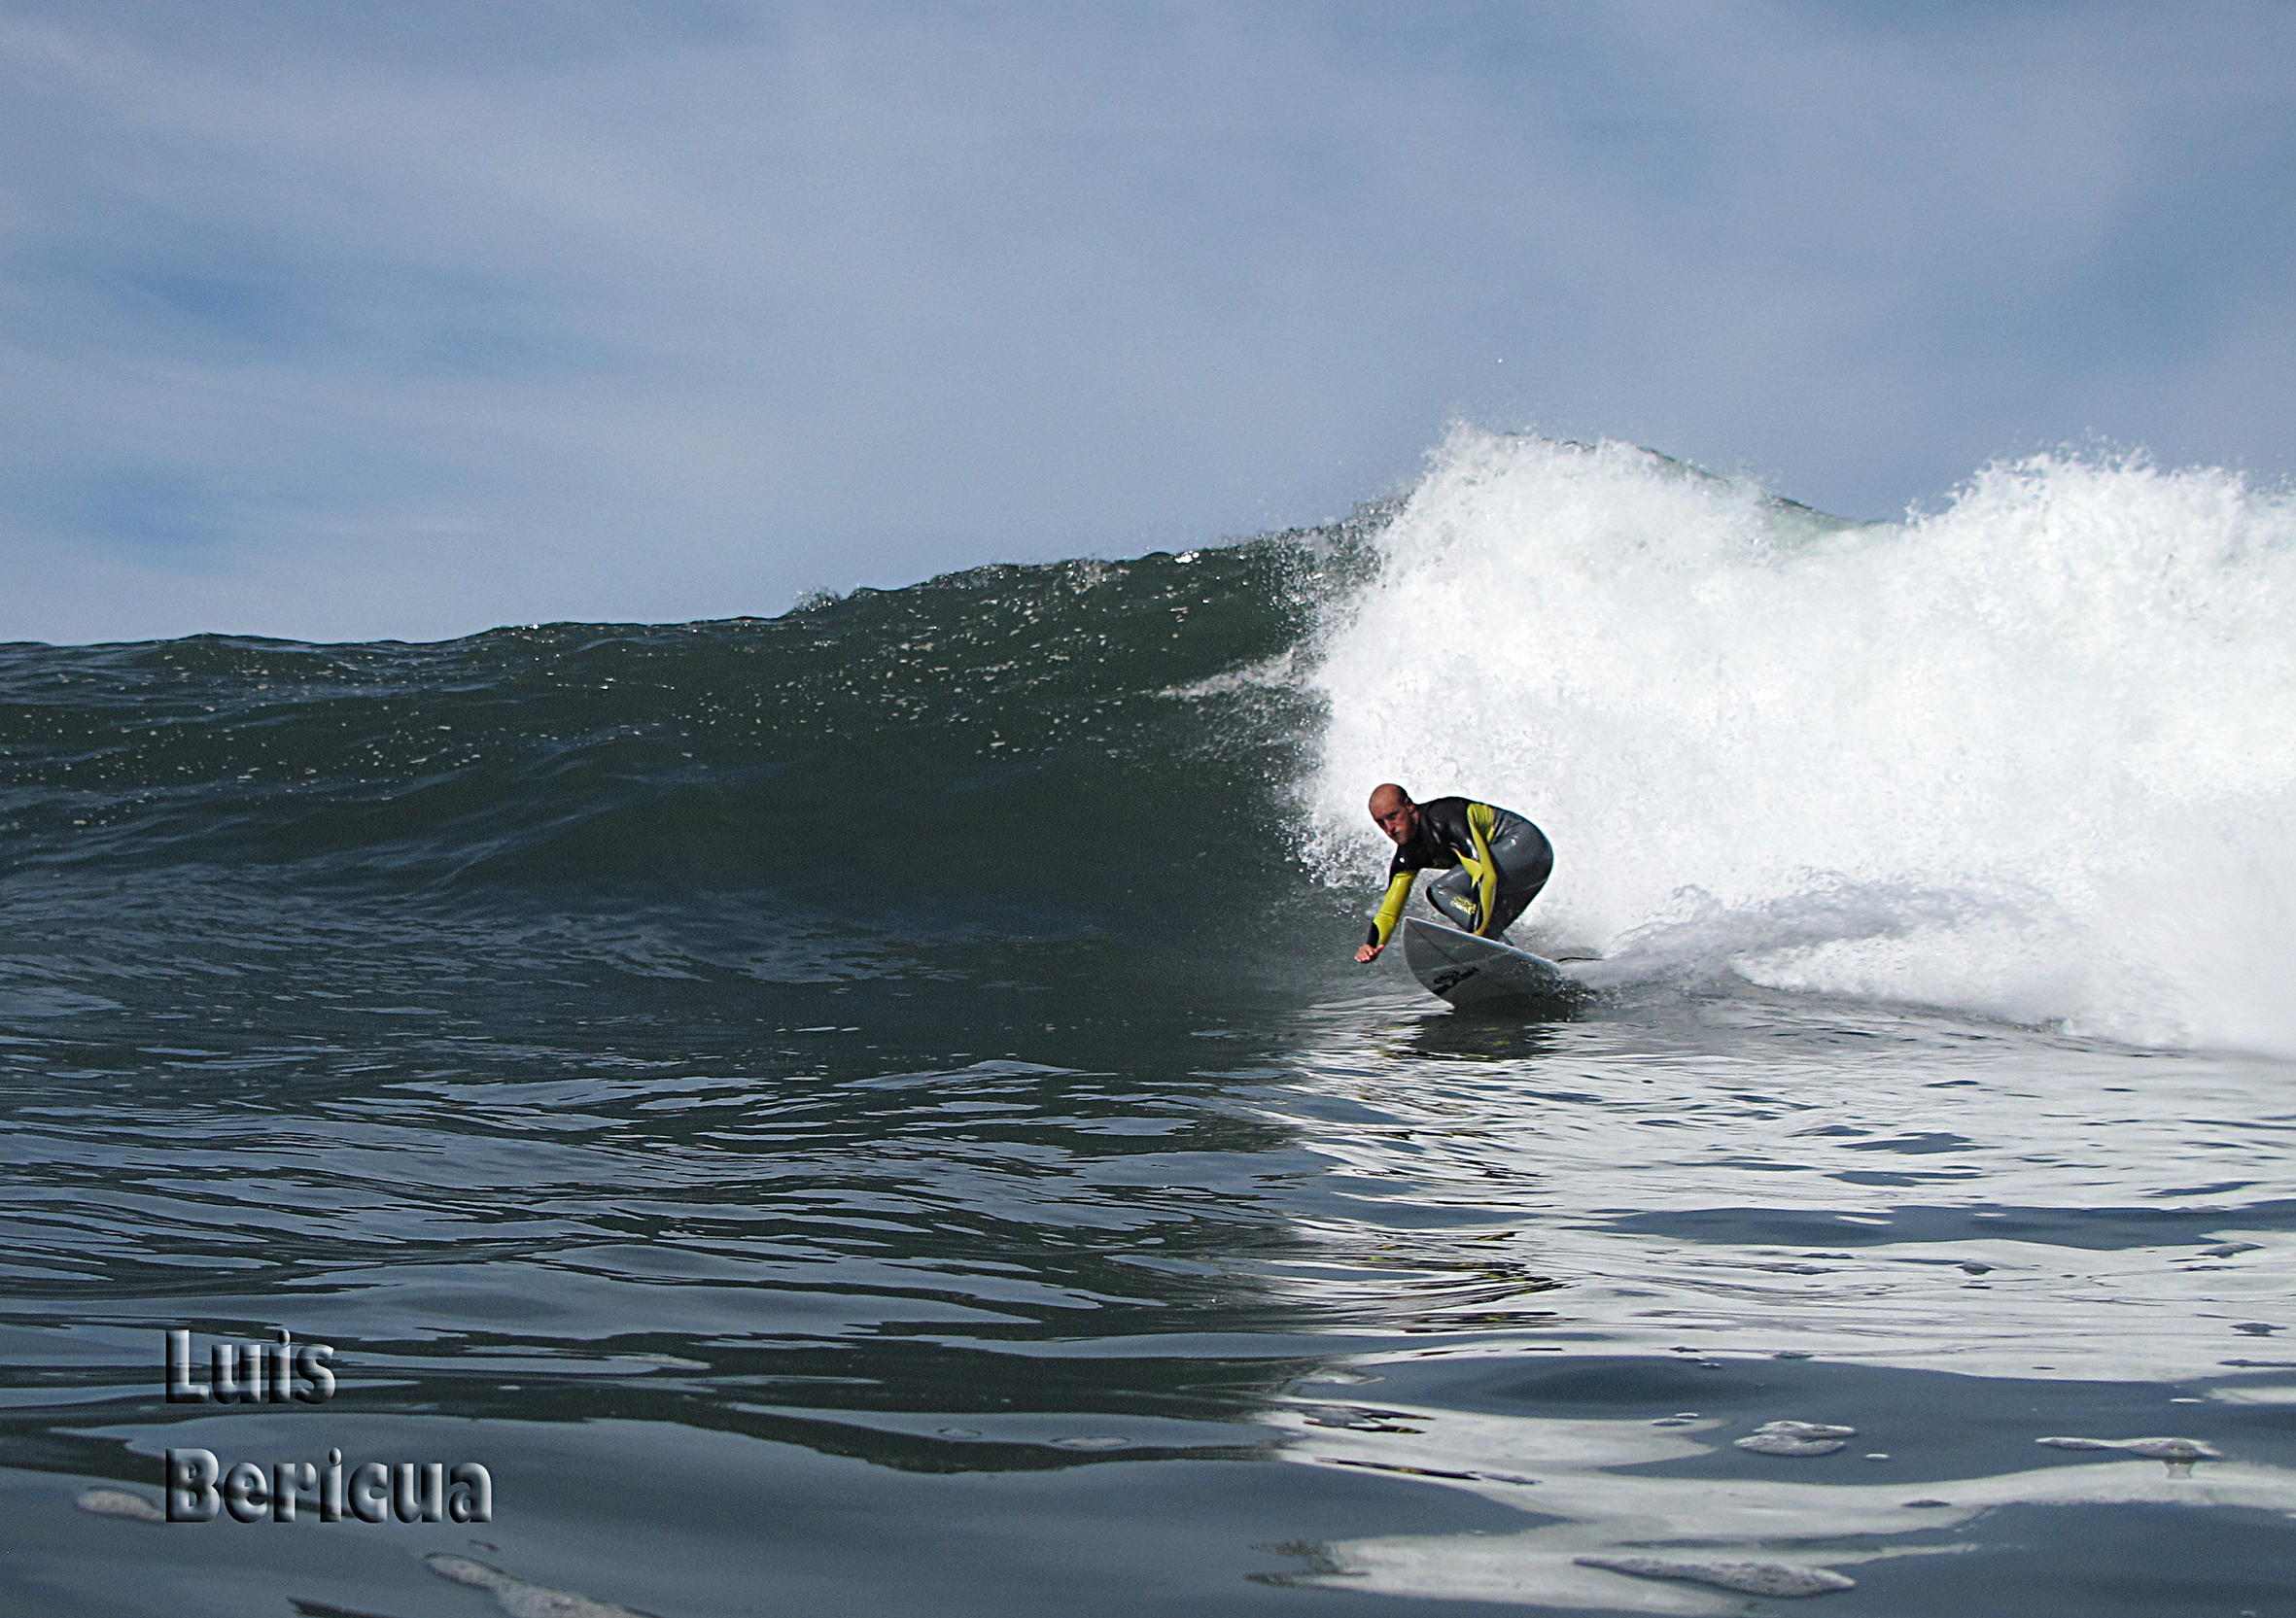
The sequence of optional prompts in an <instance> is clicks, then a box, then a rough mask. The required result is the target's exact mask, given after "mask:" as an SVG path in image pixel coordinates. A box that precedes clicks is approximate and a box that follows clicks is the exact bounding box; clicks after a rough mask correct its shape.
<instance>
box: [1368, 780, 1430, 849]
mask: <svg viewBox="0 0 2296 1618" xmlns="http://www.w3.org/2000/svg"><path fill="white" fill-rule="evenodd" d="M1372 819H1373V820H1374V821H1375V822H1377V824H1378V827H1379V830H1381V831H1383V832H1385V833H1386V834H1387V836H1388V838H1389V840H1390V841H1392V842H1395V843H1408V842H1409V841H1410V839H1411V836H1412V834H1413V833H1415V832H1417V831H1418V829H1419V806H1418V805H1416V804H1414V803H1412V802H1411V795H1410V794H1409V793H1408V792H1406V791H1405V790H1404V789H1403V788H1402V787H1400V786H1397V785H1396V784H1395V783H1394V782H1393V781H1381V782H1380V783H1379V784H1378V785H1377V786H1374V787H1373V788H1372Z"/></svg>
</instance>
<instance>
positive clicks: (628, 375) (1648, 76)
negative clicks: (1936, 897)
mask: <svg viewBox="0 0 2296 1618" xmlns="http://www.w3.org/2000/svg"><path fill="white" fill-rule="evenodd" d="M0 142H5V153H6V158H7V160H6V161H5V163H0V412H4V413H5V424H4V425H5V429H6V430H5V432H0V565H4V567H5V577H6V578H7V580H8V584H7V587H6V588H5V589H0V638H10V637H15V638H38V639H50V640H85V639H113V638H131V637H147V636H159V635H175V634H184V633H190V632H193V631H200V630H221V631H230V632H241V633H261V634H272V635H282V636H293V637H308V638H364V637H382V636H396V637H408V638H429V637H440V636H448V635H455V634H462V633H468V632H470V631H474V630H478V629H483V628H486V627H489V626H491V625H494V624H499V623H505V622H532V621H537V620H543V619H554V618H581V619H622V620H628V619H678V618H692V617H711V616H723V615H730V614H735V613H744V612H749V613H770V612H775V611H779V610H781V609H782V608H783V607H784V606H786V605H787V604H788V603H789V602H790V601H791V600H792V599H793V598H794V597H795V596H796V595H798V594H799V593H801V592H803V591H806V590H809V589H815V588H823V587H826V588H831V589H844V588H848V587H850V586H852V585H853V584H855V583H874V584H894V583H901V582H905V581H908V580H911V579H915V578H918V577H922V576H923V575H925V574H928V573H931V572H936V571H941V570H945V569H947V568H957V567H963V566H968V565H971V564H974V563H978V562H984V561H990V560H1026V559H1035V558H1044V557H1054V556H1066V555H1082V554H1102V555H1113V554H1123V553H1126V552H1135V551H1139V550H1144V549H1148V548H1152V547H1159V546H1162V547H1174V546H1182V545H1187V544H1192V543H1199V542H1203V541H1207V540H1210V539H1214V538H1217V537H1219V536H1222V535H1233V534H1247V533H1251V532H1255V531H1258V530H1261V529H1265V528H1269V527H1273V526H1279V525H1282V524H1285V523H1291V522H1299V521H1313V520H1317V519H1321V518H1325V517H1329V516H1333V515H1337V514H1339V513H1340V512H1342V511H1344V510H1345V509H1346V508H1347V507H1348V506H1349V505H1350V504H1351V503H1353V502H1354V501H1355V500H1358V499H1364V498H1368V497H1371V496H1374V495H1378V494H1381V493H1384V492H1387V491H1390V490H1393V489H1395V488H1397V487H1400V486H1402V485H1404V484H1406V483H1408V482H1409V480H1410V479H1411V478H1412V476H1413V475H1414V474H1415V471H1416V468H1417V466H1418V465H1419V461H1420V457H1421V456H1422V454H1423V453H1424V452H1425V451H1426V450H1427V449H1428V448H1429V447H1431V446H1432V445H1433V444H1435V443H1436V442H1437V441H1438V440H1439V439H1440V437H1441V436H1442V434H1443V431H1444V428H1445V426H1446V424H1447V423H1448V422H1450V421H1452V420H1454V419H1467V420H1472V421H1476V422H1478V423H1481V424H1483V425H1486V426H1494V427H1509V428H1513V427H1523V428H1531V429H1536V430H1543V431H1548V432H1551V433H1555V434H1559V435H1567V436H1582V437H1584V436H1597V435H1601V436H1610V437H1617V438H1626V439H1632V440H1635V441H1638V442H1642V443H1646V444H1649V445H1651V446H1652V447H1653V448H1657V449H1660V450H1664V451H1666V452H1667V453H1669V454H1673V455H1677V456H1680V457H1683V458H1685V459H1687V460H1690V461H1693V462H1696V463H1698V464H1700V465H1706V466H1709V467H1712V468H1715V469H1718V470H1722V471H1740V470H1742V471H1747V472H1751V473H1754V474H1756V475H1757V476H1760V477H1761V478H1763V479H1765V480H1766V481H1767V482H1768V483H1769V484H1770V485H1771V486H1772V487H1774V488H1775V489H1777V490H1778V491H1779V492H1781V493H1784V494H1787V495H1790V496H1792V497H1793V498H1795V499H1803V500H1807V501H1809V502H1811V503H1813V504H1816V505H1820V506H1823V507H1826V508H1828V509H1831V510H1836V511H1841V512H1844V513H1847V514H1851V515H1857V516H1869V517H1871V516H1894V515H1896V514H1899V513H1901V512H1902V511H1903V510H1904V509H1905V508H1906V506H1907V505H1908V503H1909V502H1917V503H1920V504H1923V505H1926V506H1933V505H1936V504H1939V503H1942V502H1943V501H1944V500H1945V499H1948V498H1949V497H1950V494H1951V491H1952V489H1953V488H1954V486H1955V485H1956V484H1958V483H1959V482H1960V481H1961V480H1963V479H1964V478H1966V477H1967V476H1968V475H1969V474H1970V473H1971V472H1973V471H1974V470H1975V469H1976V468H1977V467H1978V466H1979V465H1983V464H1984V463H1986V462H1988V461H1990V460H1994V459H1997V458H2000V457H2004V456H2015V455H2020V454H2024V453H2027V452H2030V451H2032V450H2035V449H2039V448H2046V447H2050V446H2054V445H2058V444H2062V443H2067V442H2071V443H2076V444H2098V445H2105V446H2116V447H2123V448H2127V447H2142V448H2144V449H2146V450H2148V451H2149V452H2151V453H2152V454H2153V455H2155V456H2156V457H2158V458H2159V459H2161V460H2163V461H2167V462H2209V463H2216V464H2223V465H2239V466H2244V467H2246V468H2248V469H2249V470H2251V471H2252V472H2253V473H2255V474H2256V475H2257V476H2259V477H2261V478H2266V479H2279V478H2282V477H2284V476H2285V475H2286V474H2287V473H2288V471H2289V470H2290V465H2289V461H2288V451H2289V446H2290V443H2291V437H2292V434H2291V429H2292V428H2296V410H2292V408H2291V402H2292V399H2296V277H2292V276H2291V275H2290V273H2289V265H2290V263H2291V262H2292V261H2296V185H2291V183H2290V179H2289V176H2290V175H2291V173H2296V6H2291V5H2289V4H2287V3H2285V0H2253V3H2247V0H2210V3H2209V4H2207V5H2202V6H2189V7H2168V6H2159V5H2154V4H2139V5H2107V4H2066V5H2058V4H2047V5H2042V4H2031V5H2020V4H2015V3H2000V4H1987V5H1975V4H1970V5H1963V4H1947V3H1939V4H1891V3H1888V0H1868V3H1860V4H1808V3H1795V4H1789V3H1757V0H1745V3H1731V0H1685V3H1674V0H1638V3H1632V4H1626V3H1618V4H1606V3H1603V0H1572V3H1558V4H1536V3H1531V4H1509V5H1495V4H1442V3H1433V4H1420V5H1413V6H1408V7H1407V6H1395V5H1391V4H1369V5H1348V4H1316V5H1293V4H1281V3H1274V0H1270V3H1262V4H1245V3H1235V4H1181V3H1175V4H1157V5H1146V4H1139V5H1135V4H1124V3H1116V4H1096V5H1091V6H1079V5H1047V6H1037V5H1026V4H997V5H970V6H968V5H961V4H956V5H952V4H934V5H917V4H907V5H904V4H876V5H872V4H867V3H860V0H839V3H838V4H835V5H773V4H738V3H719V0H659V3H644V0H623V3H608V0H547V3H539V0H495V3H492V4H480V5H472V4H470V3H469V0H455V3H439V4H431V3H425V0H394V4H392V5H389V6H376V5H373V4H372V3H371V0H359V3H339V4H338V3H335V0H296V3H254V0H202V4H200V5H198V6H185V5H182V4H181V3H180V0H160V3H151V4H144V3H136V0H0Z"/></svg>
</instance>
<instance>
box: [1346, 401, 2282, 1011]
mask: <svg viewBox="0 0 2296 1618" xmlns="http://www.w3.org/2000/svg"><path fill="white" fill-rule="evenodd" d="M1377 543H1378V544H1379V545H1380V546H1381V547H1382V551H1383V566H1382V568H1381V571H1380V573H1379V575H1378V577H1377V578H1376V580H1375V581H1374V583H1373V584H1371V585H1370V586H1368V587H1367V588H1366V589H1365V590H1364V591H1363V592H1362V593H1361V594H1360V595H1359V596H1358V597H1357V598H1356V599H1355V600H1354V601H1353V602H1350V603H1349V605H1348V607H1347V608H1346V611H1345V614H1344V616H1343V618H1342V619H1340V620H1339V621H1337V622H1335V623H1334V624H1333V625H1332V627H1331V629H1330V631H1329V633H1328V634H1327V637H1326V639H1325V644H1324V647H1323V653H1324V655H1323V658H1322V661H1321V663H1320V665H1319V666H1318V667H1317V669H1316V670H1315V671H1314V672H1313V673H1312V674H1311V675H1310V676H1309V678H1310V679H1311V680H1312V681H1313V683H1314V684H1315V685H1316V686H1317V687H1318V688H1319V689H1320V690H1321V692H1322V694H1323V695H1324V696H1325V697H1326V698H1327V699H1328V701H1329V704H1330V714H1331V717H1330V724H1329V727H1328V731H1327V734H1326V738H1325V742H1324V749H1325V751H1324V759H1323V764H1322V768H1321V770H1320V772H1319V774H1318V775H1317V776H1316V777H1315V778H1314V780H1313V781H1312V782H1311V783H1310V785H1309V792H1310V794H1311V797H1312V808H1313V809H1314V811H1315V818H1316V821H1317V824H1318V828H1319V834H1318V837H1317V839H1316V843H1315V846H1314V849H1313V850H1312V852H1313V853H1314V855H1315V857H1316V858H1317V859H1318V860H1319V861H1320V862H1321V863H1322V864H1323V866H1324V869H1325V870H1326V872H1327V873H1328V874H1329V875H1331V876H1332V877H1333V878H1334V879H1337V880H1343V881H1345V882H1347V883H1348V884H1349V885H1351V886H1360V887H1362V888H1363V889H1364V890H1365V892H1366V893H1367V896H1368V895H1369V893H1370V892H1371V890H1372V888H1373V886H1374V882H1375V878H1376V875H1377V872H1378V869H1379V866H1378V861H1379V851H1380V848H1381V847H1382V846H1383V844H1380V843H1378V842H1377V839H1376V836H1375V834H1374V832H1373V829H1372V828H1371V826H1370V824H1369V822H1368V821H1367V820H1366V819H1365V816H1364V812H1363V799H1364V796H1365V793H1366V792H1367V791H1368V789H1369V788H1370V787H1371V786H1372V785H1373V784H1374V783H1375V782H1377V781H1381V780H1387V779H1395V780H1400V781H1403V782H1404V783H1405V784H1406V785H1407V786H1409V788H1410V789H1411V790H1412V791H1413V792H1414V793H1415V794H1417V795H1419V796H1422V797H1432V796H1435V795H1438V794H1442V793H1446V792H1453V791H1459V792H1465V793H1467V794H1469V795H1471V796H1475V797H1480V798H1487V799H1490V800H1492V801H1495V802H1497V803H1500V804H1503V805H1505V806H1507V807H1509V808H1512V809H1519V810H1521V811H1522V812H1524V813H1526V814H1529V815H1530V816H1531V817H1532V818H1534V819H1536V820H1538V821H1539V822H1540V823H1541V824H1542V825H1544V826H1545V827H1546V828H1547V830H1548V833H1549V834H1550V835H1551V836H1552V837H1553V839H1554V841H1555V843H1556V847H1557V853H1558V861H1557V868H1556V876H1555V878H1554V880H1553V882H1552V883H1551V885H1550V886H1549V888H1548V894H1547V895H1546V896H1545V897H1543V898H1542V899H1541V900H1540V901H1539V904H1538V906H1537V907H1536V908H1535V909H1534V910H1533V912H1531V914H1530V916H1529V917H1527V918H1526V921H1525V923H1524V924H1521V925H1518V927H1517V929H1516V932H1517V936H1518V938H1527V939H1528V940H1530V941H1531V942H1533V943H1534V944H1536V943H1538V942H1542V941H1543V942H1547V943H1549V944H1552V943H1554V942H1556V941H1560V942H1563V943H1569V944H1578V945H1591V946H1594V947H1600V948H1603V949H1604V950H1605V952H1606V953H1608V954H1610V955H1611V956H1612V957H1613V958H1612V960H1611V961H1610V962H1609V963H1608V964H1607V967H1606V969H1605V972H1606V975H1607V981H1611V982H1613V983H1616V982H1618V981H1629V980H1632V979H1634V978H1637V977H1646V978H1647V977H1664V976H1680V975H1684V974H1696V973H1713V972H1720V971H1733V972H1736V973H1739V974H1741V975H1743V976H1745V977H1747V978H1750V979H1753V980H1755V981H1759V982H1763V983H1767V984H1771V985H1773V986H1780V987H1788V988H1796V989H1808V990H1814V991H1821V992H1829V993H1846V994H1854V995H1861V996H1869V997H1874V998H1882V999H1894V1000H1902V1001H1910V1002H1916V1003H1923V1004H1931V1005H1943V1006H1952V1007H1959V1008H1964V1009H1967V1010H1972V1011H1976V1012H1980V1013H1984V1014H1987V1015H1992V1016H2005V1017H2008V1018H2011V1019H2014V1020H2018V1021H2025V1022H2034V1023H2044V1024H2057V1025H2062V1026H2064V1027H2066V1028H2067V1029H2069V1030H2070V1031H2073V1032H2076V1033H2087V1034H2097V1035H2103V1036H2106V1037H2111V1038H2116V1039H2124V1040H2130V1041H2134V1042H2138V1043H2144V1044H2159V1045H2188V1046H2211V1047H2231V1048H2243V1049H2251V1050H2268V1051H2275V1052H2280V1053H2296V996H2292V995H2289V994H2287V993H2286V992H2285V987H2284V969H2283V966H2282V963H2284V962H2285V961H2286V960H2287V959H2289V958H2290V956H2291V954H2296V814H2292V813H2291V809H2296V723H2292V722H2291V715H2296V501H2291V499H2289V498H2288V497H2287V496H2285V495H2282V494H2276V493H2270V492H2265V491H2260V490H2258V489H2255V488H2252V487H2250V486H2249V485H2248V484H2246V483H2245V482H2244V480H2243V479H2242V478H2241V477H2240V476H2238V475H2236V474H2234V473H2231V472H2227V471H2222V470H2215V469H2199V470H2179V471H2163V470H2159V469H2157V468H2153V467H2150V466H2147V465H2141V464H2139V463H2135V462H2129V461H2107V460H2095V459H2081V458H2077V457H2071V456H2049V457H2040V458H2037V459H2035V460H2031V461H2026V462H2021V463H2018V464H2015V465H2001V466H1997V467H1993V468H1990V469H1988V470H1986V471H1985V472H1983V473H1981V474H1980V475H1979V476H1978V477H1977V478H1976V479H1975V480H1974V481H1973V482H1972V483H1971V484H1970V485H1969V486H1968V487H1967V488H1966V490H1964V491H1963V492H1962V493H1961V495H1960V496H1959V498H1958V499H1956V500H1955V502H1954V503H1953V505H1952V506H1951V508H1950V509H1948V510H1946V511H1943V512H1941V513H1937V514H1934V515H1930V516H1924V517H1919V518H1916V519H1914V520H1912V521H1909V522H1907V523H1904V524H1873V525H1862V526H1861V525H1850V526H1847V527H1843V526H1837V525H1835V524H1833V523H1832V522H1831V521H1830V520H1829V519H1825V518H1823V517H1820V516H1818V515H1816V514H1814V513H1811V512H1808V511H1806V510H1804V509H1802V508H1800V507H1795V506H1792V505H1787V504H1784V503H1782V502H1778V501H1776V500H1773V499H1768V498H1767V497H1766V496H1765V495H1764V493H1763V491H1761V490H1760V489H1758V488H1756V487H1754V486H1752V485H1749V484H1745V483H1733V482H1727V481H1723V480H1721V479H1715V478H1709V477H1705V476H1703V475H1701V474H1698V473H1694V472H1691V471H1688V470H1687V469H1686V468H1684V467H1681V466H1679V465H1675V464H1674V463H1671V462H1668V461H1666V460H1664V459H1663V458H1662V457H1658V456H1655V455H1652V454H1650V453H1649V452H1647V451H1643V450H1638V449H1634V448H1631V447H1629V446H1625V445H1620V444H1609V443H1606V444H1599V445H1595V446H1592V447H1587V446H1580V445H1571V444H1560V443H1554V442H1551V441H1548V440H1545V439H1539V438H1533V437H1520V436H1509V435H1502V434H1494V433H1488V432H1482V431H1478V430H1466V429H1462V430H1458V431H1456V432H1454V433H1453V435H1452V436H1451V438H1450V439H1449V440H1448V441H1447V442H1446V443H1445V444H1444V447H1443V448H1442V449H1441V451H1440V452H1438V454H1437V455H1436V457H1435V458H1434V465H1433V468H1432V470H1431V471H1430V473H1429V475H1428V476H1427V478H1426V480H1425V481H1424V482H1423V483H1422V484H1421V485H1420V487H1419V488H1418V490H1417V491H1416V492H1415V493H1414V494H1413V495H1412V497H1411V498H1410V499H1409V501H1408V502H1407V504H1406V506H1405V507H1404V509H1403V511H1402V512H1401V514H1400V515H1399V516H1398V518H1397V519H1396V521H1395V522H1394V524H1393V525H1392V526H1391V527H1390V528H1389V529H1388V530H1386V532H1385V533H1384V534H1382V535H1381V536H1380V538H1379V539H1378V541H1377Z"/></svg>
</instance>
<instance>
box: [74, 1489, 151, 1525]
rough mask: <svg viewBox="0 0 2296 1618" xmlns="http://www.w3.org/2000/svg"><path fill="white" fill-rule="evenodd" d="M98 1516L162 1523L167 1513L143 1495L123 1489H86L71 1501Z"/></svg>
mask: <svg viewBox="0 0 2296 1618" xmlns="http://www.w3.org/2000/svg"><path fill="white" fill-rule="evenodd" d="M72 1503H73V1504H74V1505H76V1506H78V1507H79V1508H80V1509H81V1510H83V1511H87V1512H92V1513H94V1514H95V1515H96V1516H98V1517H121V1518H124V1519H125V1520H127V1521H128V1522H131V1523H164V1522H166V1521H167V1513H166V1512H164V1511H162V1510H160V1509H159V1507H158V1506H157V1505H156V1504H154V1503H153V1502H152V1501H151V1500H148V1499H146V1498H144V1497H143V1496H141V1495H138V1494H135V1493H132V1492H131V1491H129V1490H125V1489H88V1490H85V1491H83V1492H82V1494H81V1496H80V1498H78V1499H76V1500H74V1501H73V1502H72Z"/></svg>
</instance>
